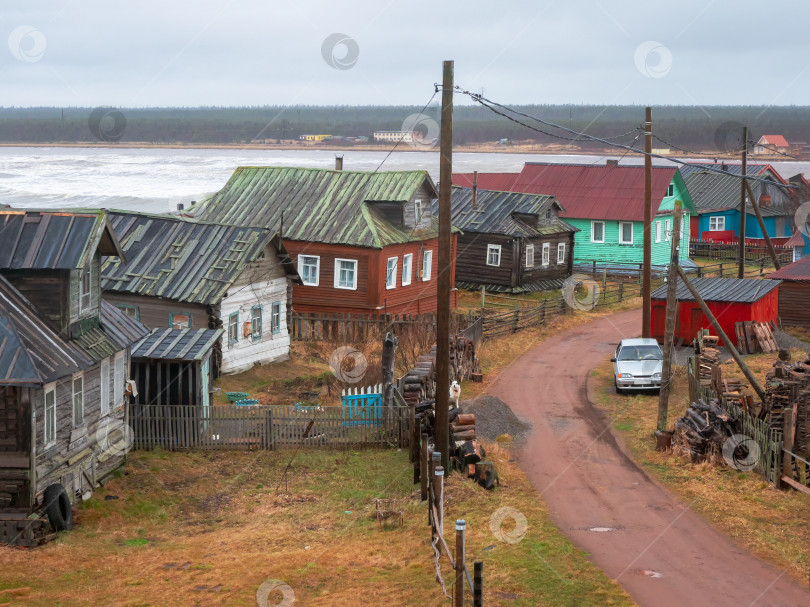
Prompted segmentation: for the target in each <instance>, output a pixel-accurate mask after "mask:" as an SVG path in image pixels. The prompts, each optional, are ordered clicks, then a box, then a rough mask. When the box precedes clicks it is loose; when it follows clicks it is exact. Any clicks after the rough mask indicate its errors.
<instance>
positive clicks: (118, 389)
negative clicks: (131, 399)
mask: <svg viewBox="0 0 810 607" xmlns="http://www.w3.org/2000/svg"><path fill="white" fill-rule="evenodd" d="M119 364H120V367H121V373H120V374H119V373H118V368H119ZM126 382H127V355H126V354H125V353H124V352H119V353H118V354H116V355H115V358H114V359H113V395H112V403H113V406H114V407H118V406H121V405H123V404H124V385H125V384H126Z"/></svg>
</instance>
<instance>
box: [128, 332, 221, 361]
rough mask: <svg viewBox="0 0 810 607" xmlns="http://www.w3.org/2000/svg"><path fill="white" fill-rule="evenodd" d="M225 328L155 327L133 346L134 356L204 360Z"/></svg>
mask: <svg viewBox="0 0 810 607" xmlns="http://www.w3.org/2000/svg"><path fill="white" fill-rule="evenodd" d="M223 333H224V330H223V329H154V330H153V331H152V332H151V333H150V334H148V335H147V336H146V337H144V338H143V339H141V341H139V342H138V343H137V344H136V345H135V346H133V348H132V358H153V359H162V360H181V361H192V360H202V359H203V358H204V357H205V355H206V354H207V353H208V352H209V351H210V350H211V348H213V347H214V344H215V343H216V342H217V340H218V339H219V338H220V337H221V336H222V334H223Z"/></svg>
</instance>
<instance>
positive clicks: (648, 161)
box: [641, 107, 652, 337]
mask: <svg viewBox="0 0 810 607" xmlns="http://www.w3.org/2000/svg"><path fill="white" fill-rule="evenodd" d="M650 154H652V108H649V107H648V108H647V110H646V114H645V116H644V276H643V278H642V282H641V336H642V337H649V336H650V324H651V322H650V313H651V311H650V289H651V288H652V267H651V266H652V156H651V155H650Z"/></svg>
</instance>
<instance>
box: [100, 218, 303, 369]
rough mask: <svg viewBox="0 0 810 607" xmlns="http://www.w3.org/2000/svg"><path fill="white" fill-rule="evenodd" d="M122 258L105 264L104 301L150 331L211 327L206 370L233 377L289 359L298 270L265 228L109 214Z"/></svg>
mask: <svg viewBox="0 0 810 607" xmlns="http://www.w3.org/2000/svg"><path fill="white" fill-rule="evenodd" d="M110 222H111V224H112V226H113V229H114V230H115V234H116V236H117V237H118V240H119V241H120V242H121V246H122V248H123V250H124V251H125V252H126V255H127V261H126V262H123V261H121V260H117V259H108V260H106V261H105V263H104V265H103V267H102V270H101V273H102V289H103V291H104V299H106V300H107V301H110V302H111V303H113V304H115V305H116V306H118V307H119V308H120V309H121V310H123V311H125V312H126V313H127V314H130V315H132V316H134V317H135V318H137V319H138V320H140V321H141V322H142V323H143V324H144V325H146V326H147V327H149V328H150V329H162V328H171V329H218V328H224V329H225V333H224V334H223V335H222V337H221V339H220V343H218V344H217V345H216V347H215V349H214V354H213V358H212V361H211V362H212V372H213V374H214V375H215V376H216V375H218V374H219V373H225V374H227V373H238V372H241V371H245V370H247V369H250V368H251V367H253V366H254V365H257V364H267V363H272V362H276V361H282V360H286V359H287V358H289V351H290V335H289V332H288V326H287V318H288V317H289V313H290V293H291V290H292V284H293V283H295V282H298V280H299V279H298V273H297V272H296V269H295V266H294V264H293V263H292V261H291V260H290V257H289V255H288V254H287V251H286V250H285V248H284V245H283V244H282V243H281V240H280V239H279V238H278V237H277V236H276V235H274V234H273V233H272V232H270V231H269V230H267V229H264V228H258V227H239V226H230V225H222V224H214V223H205V222H195V221H189V220H187V219H184V218H182V217H176V216H168V215H148V214H144V213H134V212H125V211H115V212H111V213H110Z"/></svg>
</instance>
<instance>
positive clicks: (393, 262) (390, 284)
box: [385, 257, 397, 289]
mask: <svg viewBox="0 0 810 607" xmlns="http://www.w3.org/2000/svg"><path fill="white" fill-rule="evenodd" d="M396 286H397V258H396V257H389V258H388V265H387V266H386V268H385V288H386V289H395V288H396Z"/></svg>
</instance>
